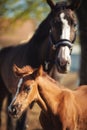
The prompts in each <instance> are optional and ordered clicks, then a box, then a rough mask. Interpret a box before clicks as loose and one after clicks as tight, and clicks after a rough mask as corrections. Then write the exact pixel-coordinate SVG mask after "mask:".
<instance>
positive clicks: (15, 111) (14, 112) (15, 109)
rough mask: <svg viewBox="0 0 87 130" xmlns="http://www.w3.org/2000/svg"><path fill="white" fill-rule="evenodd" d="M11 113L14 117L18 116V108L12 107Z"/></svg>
mask: <svg viewBox="0 0 87 130" xmlns="http://www.w3.org/2000/svg"><path fill="white" fill-rule="evenodd" d="M11 113H12V114H13V115H16V114H17V108H16V106H12V108H11Z"/></svg>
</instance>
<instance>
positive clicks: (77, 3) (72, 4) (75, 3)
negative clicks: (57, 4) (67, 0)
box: [68, 0, 81, 10]
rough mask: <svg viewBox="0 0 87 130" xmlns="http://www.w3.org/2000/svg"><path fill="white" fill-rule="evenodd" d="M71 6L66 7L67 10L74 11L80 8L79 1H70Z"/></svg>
mask: <svg viewBox="0 0 87 130" xmlns="http://www.w3.org/2000/svg"><path fill="white" fill-rule="evenodd" d="M71 1H72V2H71V4H70V5H69V6H68V8H70V9H72V10H76V9H78V8H79V7H80V5H81V0H71Z"/></svg>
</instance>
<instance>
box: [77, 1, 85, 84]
mask: <svg viewBox="0 0 87 130" xmlns="http://www.w3.org/2000/svg"><path fill="white" fill-rule="evenodd" d="M76 13H77V16H78V20H79V30H80V44H81V66H80V84H81V85H82V84H87V0H82V3H81V6H80V8H79V9H78V10H77V11H76Z"/></svg>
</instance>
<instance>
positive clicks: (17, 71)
mask: <svg viewBox="0 0 87 130" xmlns="http://www.w3.org/2000/svg"><path fill="white" fill-rule="evenodd" d="M13 72H14V73H15V75H16V76H20V77H24V76H25V75H28V74H31V73H32V72H33V69H32V68H31V67H30V66H24V67H22V68H19V67H18V66H16V65H15V64H14V65H13Z"/></svg>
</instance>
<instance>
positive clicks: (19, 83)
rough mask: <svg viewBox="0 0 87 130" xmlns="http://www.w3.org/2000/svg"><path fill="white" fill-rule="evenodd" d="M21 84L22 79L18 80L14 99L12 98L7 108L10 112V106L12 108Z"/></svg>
mask: <svg viewBox="0 0 87 130" xmlns="http://www.w3.org/2000/svg"><path fill="white" fill-rule="evenodd" d="M22 82H23V78H20V80H19V82H18V86H17V91H16V94H15V96H14V98H13V100H12V102H11V104H10V105H9V107H8V109H9V110H11V106H12V104H13V102H14V101H15V99H16V97H17V95H18V94H19V90H20V87H21V85H22Z"/></svg>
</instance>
